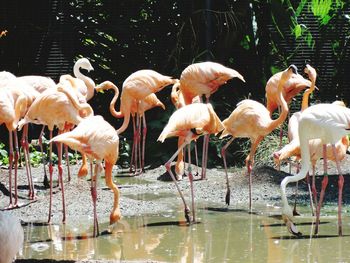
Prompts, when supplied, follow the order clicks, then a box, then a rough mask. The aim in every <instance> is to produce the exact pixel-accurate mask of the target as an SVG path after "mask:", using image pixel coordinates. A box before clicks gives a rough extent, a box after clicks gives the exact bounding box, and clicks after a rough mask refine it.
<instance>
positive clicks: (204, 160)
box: [201, 134, 209, 179]
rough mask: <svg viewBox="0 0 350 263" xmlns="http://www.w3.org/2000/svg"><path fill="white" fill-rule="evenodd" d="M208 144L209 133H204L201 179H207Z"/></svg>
mask: <svg viewBox="0 0 350 263" xmlns="http://www.w3.org/2000/svg"><path fill="white" fill-rule="evenodd" d="M208 145H209V135H208V134H206V135H204V138H203V153H202V176H201V179H206V170H207V160H208Z"/></svg>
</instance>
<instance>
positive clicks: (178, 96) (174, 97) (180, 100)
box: [170, 81, 200, 180]
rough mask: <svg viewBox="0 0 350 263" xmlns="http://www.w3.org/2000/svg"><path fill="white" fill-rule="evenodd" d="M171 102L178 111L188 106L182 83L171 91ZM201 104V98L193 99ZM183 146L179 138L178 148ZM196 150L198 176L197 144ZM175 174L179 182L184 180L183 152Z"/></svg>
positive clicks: (177, 161) (178, 160) (179, 155)
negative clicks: (181, 87)
mask: <svg viewBox="0 0 350 263" xmlns="http://www.w3.org/2000/svg"><path fill="white" fill-rule="evenodd" d="M170 98H171V102H172V103H173V104H174V106H175V108H176V109H180V108H182V107H184V106H185V105H186V103H185V99H184V96H183V93H182V91H181V90H180V82H179V81H178V82H176V83H175V84H174V85H173V87H172V89H171V94H170ZM199 102H200V97H199V96H196V97H194V98H193V99H192V103H199ZM180 146H181V140H180V138H179V140H178V147H180ZM194 150H195V157H196V166H197V174H198V154H197V143H195V145H194ZM175 174H176V178H177V179H178V180H181V179H182V175H183V174H184V155H183V151H180V152H179V154H178V156H177V160H176V164H175Z"/></svg>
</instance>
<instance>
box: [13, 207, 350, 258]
mask: <svg viewBox="0 0 350 263" xmlns="http://www.w3.org/2000/svg"><path fill="white" fill-rule="evenodd" d="M348 208H349V207H345V209H344V210H343V211H344V212H343V215H344V216H343V233H344V234H345V236H343V237H338V236H337V217H336V207H335V206H327V207H326V209H325V211H326V213H325V214H323V216H322V217H321V221H322V224H321V225H320V234H319V236H318V237H313V236H312V235H311V233H312V230H313V225H312V222H313V218H312V217H311V215H310V212H309V211H308V210H309V209H308V208H307V207H301V208H300V211H301V212H302V214H303V216H301V217H297V218H296V223H297V225H298V229H299V231H301V232H302V233H303V236H301V237H299V238H295V237H292V236H291V235H290V234H289V233H288V231H287V229H286V227H285V226H284V225H283V224H282V221H281V220H280V218H279V217H278V215H279V214H280V208H275V207H271V206H270V207H269V206H267V207H256V206H255V207H254V210H253V213H248V212H247V211H246V210H244V209H234V208H231V207H230V208H229V209H226V208H220V207H218V206H217V205H216V206H209V207H204V206H202V207H198V208H197V209H196V211H197V219H198V223H197V224H193V225H190V226H187V225H186V224H185V223H184V222H183V221H182V220H183V218H184V217H183V213H182V209H181V207H179V210H178V211H177V212H175V213H174V214H169V213H168V214H164V215H158V216H141V217H124V218H123V219H122V220H121V221H120V222H119V223H118V224H117V225H116V226H115V227H114V229H113V231H112V233H110V232H108V231H107V229H108V227H109V226H108V222H107V221H103V220H102V219H100V232H101V235H100V236H99V237H98V238H92V237H91V234H92V218H88V217H86V218H71V219H70V220H69V221H68V222H67V223H66V224H65V225H40V224H28V225H26V226H24V229H25V244H24V248H23V251H22V253H21V255H20V257H19V258H35V259H57V260H63V259H65V260H68V259H72V260H78V259H79V260H89V259H100V260H152V261H163V262H164V261H165V262H349V261H350V250H349V249H348V248H349V244H350V227H349V224H350V220H349V217H348V216H345V214H346V213H345V211H346V210H349V209H348ZM254 211H258V212H256V213H255V212H254ZM105 220H107V219H105Z"/></svg>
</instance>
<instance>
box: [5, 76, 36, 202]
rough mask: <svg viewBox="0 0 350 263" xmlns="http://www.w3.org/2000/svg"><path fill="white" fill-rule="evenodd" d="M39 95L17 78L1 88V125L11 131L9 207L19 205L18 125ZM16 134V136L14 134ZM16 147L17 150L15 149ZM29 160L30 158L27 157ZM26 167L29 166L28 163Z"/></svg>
mask: <svg viewBox="0 0 350 263" xmlns="http://www.w3.org/2000/svg"><path fill="white" fill-rule="evenodd" d="M36 96H37V92H36V91H35V90H34V89H32V88H31V87H30V86H28V85H26V83H24V82H22V81H20V80H18V79H17V78H14V79H13V78H11V79H9V80H8V81H7V82H6V84H4V85H3V86H2V87H1V88H0V125H1V124H2V123H4V124H5V125H6V128H7V129H8V131H9V147H10V149H9V187H10V204H9V206H8V208H13V207H17V206H18V203H17V201H18V194H17V168H18V157H19V149H18V139H17V131H16V128H17V125H18V121H19V119H20V118H21V117H23V116H24V114H25V113H26V111H27V109H28V107H29V106H30V105H31V104H32V102H33V101H34V99H35V98H36ZM12 134H13V135H14V138H13V136H12ZM14 147H15V151H14ZM26 160H28V159H26ZM13 162H14V164H15V170H14V173H15V174H14V179H15V180H14V183H15V200H14V202H13V200H12V167H13ZM26 167H28V166H27V165H26ZM26 171H27V177H28V184H29V197H30V199H34V196H35V193H34V186H33V182H32V178H31V174H30V172H29V171H28V169H27V170H26Z"/></svg>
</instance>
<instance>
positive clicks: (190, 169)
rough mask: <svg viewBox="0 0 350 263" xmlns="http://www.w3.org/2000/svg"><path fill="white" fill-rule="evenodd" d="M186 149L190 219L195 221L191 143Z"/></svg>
mask: <svg viewBox="0 0 350 263" xmlns="http://www.w3.org/2000/svg"><path fill="white" fill-rule="evenodd" d="M187 151H188V179H189V180H190V188H191V197H192V221H193V222H196V213H195V206H194V190H193V175H192V167H191V143H189V144H188V145H187Z"/></svg>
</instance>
